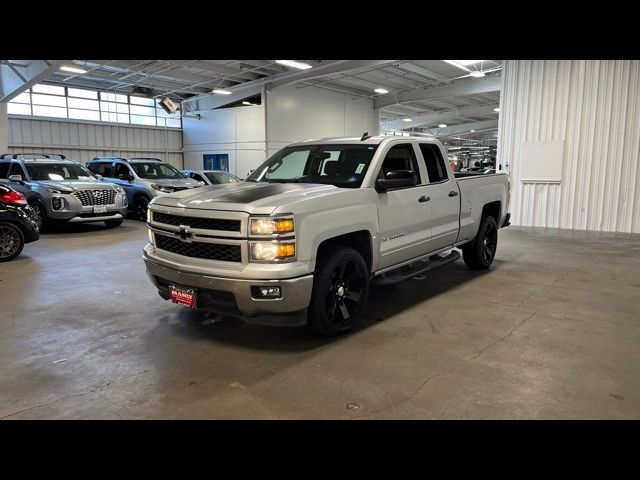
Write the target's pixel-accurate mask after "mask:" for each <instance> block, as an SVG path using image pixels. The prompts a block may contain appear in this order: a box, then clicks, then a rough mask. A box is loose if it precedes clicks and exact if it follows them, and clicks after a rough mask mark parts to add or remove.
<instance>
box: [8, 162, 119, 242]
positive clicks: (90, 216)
mask: <svg viewBox="0 0 640 480" xmlns="http://www.w3.org/2000/svg"><path fill="white" fill-rule="evenodd" d="M0 179H4V183H7V182H9V183H10V185H11V187H13V188H14V189H16V190H17V191H18V192H20V193H22V194H23V195H24V196H25V197H26V199H27V202H28V203H29V205H30V206H31V207H32V208H33V210H34V211H35V213H36V216H37V218H38V227H39V229H40V231H45V230H46V229H47V228H48V227H49V226H51V225H53V224H55V223H64V222H69V223H83V222H104V223H105V224H106V225H107V226H108V227H116V226H118V225H120V224H122V219H123V218H124V216H125V215H126V213H127V196H126V194H125V192H124V190H123V189H122V188H120V187H118V186H117V185H111V184H109V183H105V182H103V181H102V180H101V179H100V178H99V177H96V176H94V175H93V174H92V173H91V172H90V171H89V170H87V168H86V167H84V166H83V165H81V164H80V163H78V162H75V161H73V160H69V159H67V158H65V156H64V155H48V154H40V153H34V154H27V153H24V154H4V155H2V156H0Z"/></svg>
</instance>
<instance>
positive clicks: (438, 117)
mask: <svg viewBox="0 0 640 480" xmlns="http://www.w3.org/2000/svg"><path fill="white" fill-rule="evenodd" d="M497 107H498V104H497V103H492V104H490V105H482V106H479V107H478V106H471V107H462V108H457V109H455V110H448V111H445V112H435V113H428V114H426V115H418V116H417V117H411V119H412V120H413V121H412V122H405V121H404V120H402V119H400V120H390V121H387V122H383V124H382V125H381V127H382V128H384V129H387V130H394V129H399V130H402V129H406V128H413V127H419V126H421V125H428V124H431V123H437V122H441V123H442V122H446V121H449V120H455V119H456V118H464V117H468V116H475V115H489V114H492V113H496V112H494V111H493V109H494V108H497Z"/></svg>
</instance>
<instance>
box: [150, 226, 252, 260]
mask: <svg viewBox="0 0 640 480" xmlns="http://www.w3.org/2000/svg"><path fill="white" fill-rule="evenodd" d="M155 237H156V247H157V248H159V249H160V250H166V251H167V252H171V253H177V254H178V255H184V256H185V257H193V258H205V259H207V260H220V261H223V262H241V261H242V254H241V251H240V245H225V244H221V243H203V242H190V243H188V242H183V241H182V240H180V239H178V238H173V237H168V236H166V235H160V234H157V233H156V235H155Z"/></svg>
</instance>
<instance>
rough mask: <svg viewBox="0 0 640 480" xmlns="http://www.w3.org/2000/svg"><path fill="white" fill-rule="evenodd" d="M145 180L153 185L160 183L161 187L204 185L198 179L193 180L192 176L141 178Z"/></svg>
mask: <svg viewBox="0 0 640 480" xmlns="http://www.w3.org/2000/svg"><path fill="white" fill-rule="evenodd" d="M143 180H144V181H145V182H149V183H153V184H155V185H162V186H163V187H174V188H175V187H177V188H185V187H199V186H200V185H204V183H203V182H201V181H199V180H194V179H193V178H164V179H158V180H153V179H151V178H145V179H143Z"/></svg>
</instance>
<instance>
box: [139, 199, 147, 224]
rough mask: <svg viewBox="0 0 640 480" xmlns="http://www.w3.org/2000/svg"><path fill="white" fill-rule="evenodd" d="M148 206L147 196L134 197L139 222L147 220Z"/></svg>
mask: <svg viewBox="0 0 640 480" xmlns="http://www.w3.org/2000/svg"><path fill="white" fill-rule="evenodd" d="M148 208H149V200H147V197H142V196H141V197H138V198H136V217H137V218H138V220H140V221H141V222H146V221H147V209H148Z"/></svg>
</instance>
